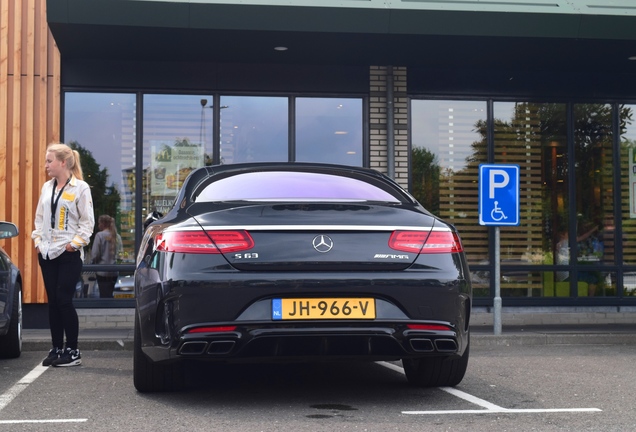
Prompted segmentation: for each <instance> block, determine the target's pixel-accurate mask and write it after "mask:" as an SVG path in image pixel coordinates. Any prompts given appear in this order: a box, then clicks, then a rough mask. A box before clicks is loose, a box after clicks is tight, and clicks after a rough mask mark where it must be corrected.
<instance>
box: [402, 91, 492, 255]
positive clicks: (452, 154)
mask: <svg viewBox="0 0 636 432" xmlns="http://www.w3.org/2000/svg"><path fill="white" fill-rule="evenodd" d="M411 124H412V150H411V171H410V175H411V178H410V192H411V193H412V194H413V195H414V196H415V198H416V199H417V200H418V201H419V202H420V203H421V204H422V205H423V206H424V207H426V208H427V209H428V210H429V211H431V212H432V213H434V214H435V215H437V216H440V217H441V218H443V219H446V220H448V221H450V222H452V223H453V224H454V225H455V226H457V228H458V230H459V232H460V233H461V235H462V242H463V243H464V245H465V249H466V256H467V258H468V261H469V263H470V264H484V263H487V261H488V231H487V228H486V227H483V226H480V225H479V223H478V222H477V221H478V214H477V212H478V206H477V198H478V185H477V178H478V175H479V164H480V163H485V162H487V159H486V148H487V144H486V102H484V101H425V100H415V101H413V103H412V120H411Z"/></svg>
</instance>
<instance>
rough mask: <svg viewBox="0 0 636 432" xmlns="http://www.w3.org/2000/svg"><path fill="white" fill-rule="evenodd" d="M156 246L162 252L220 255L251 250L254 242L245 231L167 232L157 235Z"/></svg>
mask: <svg viewBox="0 0 636 432" xmlns="http://www.w3.org/2000/svg"><path fill="white" fill-rule="evenodd" d="M210 239H212V240H210ZM155 244H156V245H157V250H158V251H162V252H182V253H201V254H218V253H229V252H238V251H244V250H248V249H251V248H253V247H254V240H252V237H251V236H250V235H249V233H248V232H247V231H244V230H237V231H166V232H163V233H161V234H159V235H157V237H156V238H155Z"/></svg>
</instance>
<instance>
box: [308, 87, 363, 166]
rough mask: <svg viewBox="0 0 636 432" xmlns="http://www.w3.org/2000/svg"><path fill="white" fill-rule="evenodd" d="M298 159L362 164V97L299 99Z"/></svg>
mask: <svg viewBox="0 0 636 432" xmlns="http://www.w3.org/2000/svg"><path fill="white" fill-rule="evenodd" d="M296 160H297V161H299V162H324V163H335V164H342V165H352V166H362V100H361V99H352V98H297V99H296Z"/></svg>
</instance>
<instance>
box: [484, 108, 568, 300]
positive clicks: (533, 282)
mask: <svg viewBox="0 0 636 432" xmlns="http://www.w3.org/2000/svg"><path fill="white" fill-rule="evenodd" d="M493 111H494V122H493V123H494V149H495V163H507V164H517V165H519V167H520V179H519V180H520V181H519V183H520V197H519V198H520V206H519V207H520V209H521V214H520V223H519V226H510V227H506V229H504V230H501V244H500V254H501V264H502V266H504V265H516V266H519V265H528V264H535V265H541V264H568V262H567V256H568V255H567V251H568V249H567V245H566V244H564V243H563V242H562V240H563V236H564V235H567V229H568V214H569V210H568V186H569V184H568V175H567V173H568V151H567V150H568V146H567V129H566V125H567V123H566V115H565V114H566V106H565V104H542V103H529V102H496V103H495V104H494V110H493ZM564 250H565V251H566V253H563V251H564ZM510 273H512V274H514V277H503V276H502V280H501V296H502V297H511V296H536V295H541V294H543V295H553V294H550V292H551V291H550V289H552V291H554V286H555V284H556V283H557V282H563V281H565V280H566V279H567V277H568V272H562V271H557V272H545V273H541V272H527V271H526V272H524V271H512V272H509V271H506V270H503V269H502V275H506V274H510ZM542 286H543V287H544V290H543V291H542V290H541V287H542ZM563 286H564V287H565V286H569V284H568V283H567V282H566V283H564V284H563ZM550 287H552V288H550ZM559 289H564V288H563V287H561V286H560V287H559ZM568 292H569V291H568Z"/></svg>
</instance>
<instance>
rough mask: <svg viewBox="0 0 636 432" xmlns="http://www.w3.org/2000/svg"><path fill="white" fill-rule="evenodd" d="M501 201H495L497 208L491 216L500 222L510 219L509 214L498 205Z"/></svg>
mask: <svg viewBox="0 0 636 432" xmlns="http://www.w3.org/2000/svg"><path fill="white" fill-rule="evenodd" d="M498 204H499V201H495V208H494V209H492V211H491V212H490V217H491V218H492V220H494V221H495V222H499V221H500V220H502V219H503V220H505V219H508V216H506V215H505V214H504V212H503V211H502V210H501V208H500V207H498Z"/></svg>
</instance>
